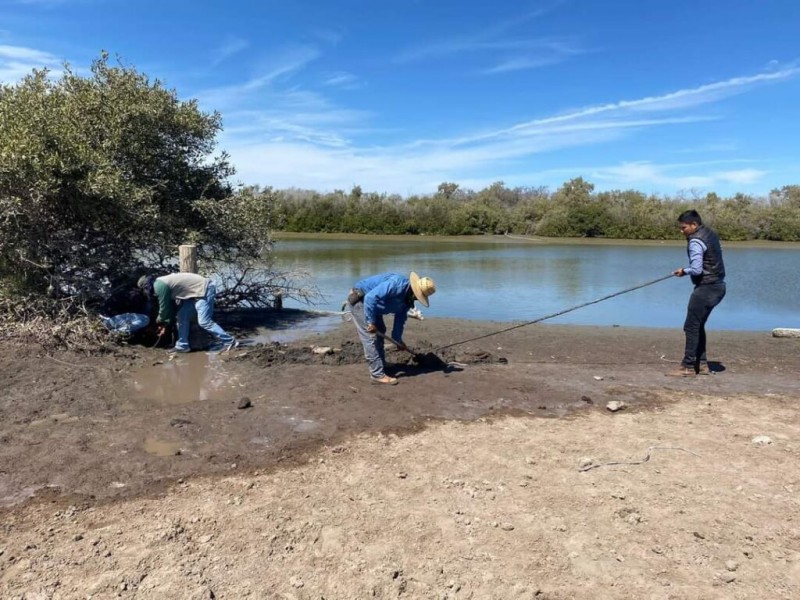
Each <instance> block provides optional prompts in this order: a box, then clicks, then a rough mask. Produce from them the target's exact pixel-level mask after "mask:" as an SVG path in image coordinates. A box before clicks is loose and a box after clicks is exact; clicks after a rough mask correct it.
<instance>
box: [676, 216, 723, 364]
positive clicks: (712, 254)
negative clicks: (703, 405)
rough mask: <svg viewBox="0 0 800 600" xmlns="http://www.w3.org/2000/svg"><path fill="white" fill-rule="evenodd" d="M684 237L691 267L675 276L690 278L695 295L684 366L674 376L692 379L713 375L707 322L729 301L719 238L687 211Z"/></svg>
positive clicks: (686, 326) (682, 220)
mask: <svg viewBox="0 0 800 600" xmlns="http://www.w3.org/2000/svg"><path fill="white" fill-rule="evenodd" d="M678 225H679V227H680V230H681V233H682V234H683V235H684V236H686V241H687V252H688V254H689V266H688V267H681V268H680V269H676V270H675V271H673V274H674V275H677V276H678V277H683V276H684V275H689V276H690V277H691V279H692V283H693V284H694V291H692V295H691V296H690V297H689V306H688V308H687V311H686V321H685V323H684V324H683V331H684V333H685V334H686V348H685V350H684V354H683V360H682V361H681V366H680V367H679V368H678V370H677V371H675V372H674V373H670V374H671V375H676V376H678V377H691V376H694V375H695V374H696V373H699V374H701V375H710V374H711V371H710V370H709V368H708V360H707V358H706V327H705V326H706V321H708V317H709V316H710V315H711V311H712V310H714V307H715V306H716V305H717V304H719V303H720V302H722V299H723V298H724V297H725V263H724V262H723V260H722V247H721V246H720V243H719V236H718V235H717V234H716V232H714V231H713V230H711V229H709V228H708V227H706V226H704V225H703V220H702V219H701V218H700V215H699V214H698V213H697V211H696V210H687V211H685V212H683V213H681V214H680V216H679V217H678Z"/></svg>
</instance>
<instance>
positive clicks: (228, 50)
mask: <svg viewBox="0 0 800 600" xmlns="http://www.w3.org/2000/svg"><path fill="white" fill-rule="evenodd" d="M249 45H250V44H249V43H248V42H247V41H246V40H243V39H241V38H237V37H233V38H230V39H228V40H226V41H225V43H224V44H222V45H221V46H220V47H219V48H217V49H216V50H215V51H214V57H213V58H212V60H211V66H212V67H216V66H217V65H219V64H220V63H222V62H224V61H226V60H227V59H229V58H230V57H231V56H234V55H235V54H238V53H239V52H241V51H242V50H244V49H245V48H247V47H248V46H249Z"/></svg>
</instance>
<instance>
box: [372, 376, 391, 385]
mask: <svg viewBox="0 0 800 600" xmlns="http://www.w3.org/2000/svg"><path fill="white" fill-rule="evenodd" d="M369 379H370V381H371V382H372V383H375V384H377V385H397V379H395V378H394V377H389V376H388V375H384V376H383V377H370V378H369Z"/></svg>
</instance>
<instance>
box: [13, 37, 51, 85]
mask: <svg viewBox="0 0 800 600" xmlns="http://www.w3.org/2000/svg"><path fill="white" fill-rule="evenodd" d="M61 63H62V61H61V60H60V59H59V58H58V57H57V56H55V55H53V54H50V53H49V52H44V51H42V50H36V49H34V48H26V47H24V46H10V45H0V82H2V83H16V82H17V81H19V80H20V79H22V78H23V77H25V76H26V75H29V74H30V73H31V71H32V70H33V69H44V68H48V69H57V68H59V67H60V66H61Z"/></svg>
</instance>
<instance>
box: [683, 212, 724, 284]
mask: <svg viewBox="0 0 800 600" xmlns="http://www.w3.org/2000/svg"><path fill="white" fill-rule="evenodd" d="M686 240H687V242H688V241H689V240H700V241H701V242H703V243H704V244H705V245H706V251H705V253H703V273H702V275H692V283H694V284H695V285H708V284H710V283H721V282H723V281H725V263H724V262H723V261H722V246H720V244H719V236H718V235H717V234H716V232H715V231H714V230H713V229H709V228H708V227H706V226H705V225H701V226H700V227H699V228H698V229H697V231H695V232H694V233H693V234H692V235H690V236H689V237H688V238H686ZM686 252H687V253H688V252H689V248H688V246H687V248H686Z"/></svg>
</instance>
